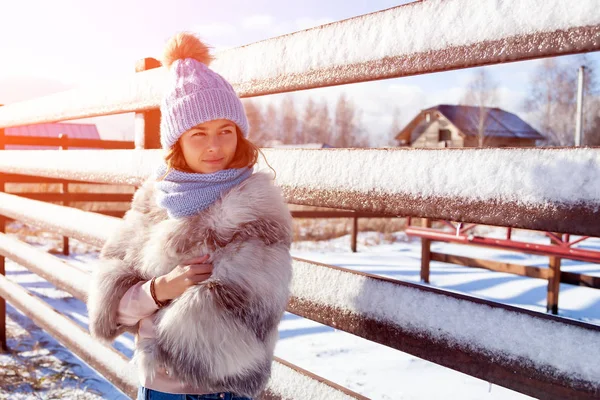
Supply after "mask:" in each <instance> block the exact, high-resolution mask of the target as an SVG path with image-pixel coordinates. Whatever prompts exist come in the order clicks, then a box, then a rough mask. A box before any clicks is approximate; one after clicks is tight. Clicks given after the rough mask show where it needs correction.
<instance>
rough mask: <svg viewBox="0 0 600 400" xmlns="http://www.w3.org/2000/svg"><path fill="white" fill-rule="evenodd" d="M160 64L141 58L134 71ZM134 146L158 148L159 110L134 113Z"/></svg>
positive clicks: (150, 59)
mask: <svg viewBox="0 0 600 400" xmlns="http://www.w3.org/2000/svg"><path fill="white" fill-rule="evenodd" d="M161 65H162V64H161V63H160V61H158V60H156V59H154V58H143V59H141V60H138V61H137V63H136V64H135V72H143V71H147V70H149V69H154V68H159V67H160V66H161ZM134 141H135V148H136V149H160V148H161V145H160V110H158V109H156V110H148V111H142V112H136V113H135V136H134Z"/></svg>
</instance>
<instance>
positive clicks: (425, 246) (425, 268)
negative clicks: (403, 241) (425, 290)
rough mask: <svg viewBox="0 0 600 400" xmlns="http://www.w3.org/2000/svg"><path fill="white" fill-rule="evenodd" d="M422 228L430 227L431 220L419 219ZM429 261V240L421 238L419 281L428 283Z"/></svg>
mask: <svg viewBox="0 0 600 400" xmlns="http://www.w3.org/2000/svg"><path fill="white" fill-rule="evenodd" d="M421 226H422V227H423V228H431V220H430V219H428V218H423V219H421ZM430 263H431V240H430V239H425V238H421V282H424V283H429V264H430Z"/></svg>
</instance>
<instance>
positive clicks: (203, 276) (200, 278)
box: [190, 274, 210, 284]
mask: <svg viewBox="0 0 600 400" xmlns="http://www.w3.org/2000/svg"><path fill="white" fill-rule="evenodd" d="M209 278H210V274H198V275H194V276H192V277H191V278H190V280H191V281H192V282H194V284H198V283H202V282H204V281H205V280H207V279H209Z"/></svg>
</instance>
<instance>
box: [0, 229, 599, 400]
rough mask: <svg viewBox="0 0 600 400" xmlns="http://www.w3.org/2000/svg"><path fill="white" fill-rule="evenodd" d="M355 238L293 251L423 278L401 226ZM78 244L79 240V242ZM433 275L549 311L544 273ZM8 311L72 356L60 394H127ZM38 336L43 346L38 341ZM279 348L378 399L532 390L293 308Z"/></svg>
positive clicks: (591, 294) (126, 347) (83, 264)
mask: <svg viewBox="0 0 600 400" xmlns="http://www.w3.org/2000/svg"><path fill="white" fill-rule="evenodd" d="M498 234H501V233H498ZM520 237H524V238H526V239H528V240H534V241H538V242H544V241H545V242H546V243H547V239H544V238H542V237H540V236H539V235H537V234H531V233H527V232H518V233H517V236H516V238H520ZM349 240H350V239H349V236H345V237H342V238H338V239H334V240H329V241H325V242H299V243H294V245H293V251H292V252H293V255H294V256H296V257H300V258H304V259H308V260H312V261H317V262H323V263H328V264H333V265H338V266H342V267H346V268H350V269H355V270H359V271H363V272H368V273H372V274H376V275H383V276H388V277H391V278H395V279H400V280H406V281H412V282H418V281H419V268H420V242H419V240H410V239H408V238H407V237H406V236H405V235H404V234H403V233H397V234H395V235H394V242H392V243H389V242H385V241H384V240H383V235H380V234H377V233H373V232H367V233H361V234H360V235H359V247H358V250H359V252H358V253H351V252H350V250H349V249H350V245H349ZM75 246H77V243H76V242H75ZM581 246H585V247H588V248H596V249H600V239H594V240H590V241H586V242H583V243H582V244H581ZM75 248H81V247H75ZM432 250H433V251H439V252H448V253H452V254H458V255H468V256H470V257H475V258H487V259H494V260H502V261H506V262H512V263H518V264H524V265H535V266H540V267H545V266H547V259H546V258H544V257H540V256H530V255H523V254H518V253H512V252H503V251H500V250H490V249H484V248H477V247H466V246H460V245H451V244H444V243H434V244H433V245H432ZM95 256H96V253H94V252H91V253H78V254H75V255H73V256H71V257H70V258H69V261H70V262H71V263H73V264H74V265H76V266H78V267H80V268H83V269H86V270H89V268H90V267H89V264H88V263H87V261H89V260H90V258H94V257H95ZM563 265H564V267H563V270H565V271H571V272H585V273H586V274H590V275H595V276H600V265H594V264H588V263H579V262H571V261H566V260H563ZM7 276H8V277H9V278H10V279H11V280H13V281H15V282H18V283H20V284H22V285H23V286H25V287H26V288H27V289H29V290H31V291H32V292H33V293H35V294H36V295H37V296H39V297H40V298H43V299H44V300H45V301H47V302H48V303H49V304H50V305H51V306H53V307H55V308H56V309H59V310H61V312H63V313H64V314H65V315H67V316H68V317H69V318H71V319H73V320H74V321H75V322H77V323H78V324H80V325H81V326H83V327H86V326H87V322H88V321H87V312H86V308H85V305H84V304H83V303H81V302H80V301H78V300H76V299H74V298H72V297H71V296H70V295H69V294H67V293H65V292H62V291H60V290H57V289H56V288H54V287H53V286H52V285H51V284H49V283H48V282H46V281H44V280H42V279H41V278H39V277H38V276H37V275H34V274H31V273H29V272H28V271H27V270H26V269H24V268H22V267H20V266H18V265H16V264H15V263H12V262H10V261H9V262H7ZM431 283H432V285H434V286H437V287H441V288H444V289H448V290H453V291H458V292H464V293H469V294H472V295H475V296H479V297H482V298H486V299H491V300H495V301H501V302H505V303H508V304H512V305H516V306H520V307H525V308H529V309H533V310H538V311H544V310H545V301H546V286H547V282H546V281H545V280H540V279H533V278H527V277H520V276H515V275H510V274H504V273H499V272H492V271H486V270H482V269H475V268H466V267H461V266H455V265H450V264H443V263H437V262H433V263H432V267H431ZM559 306H560V314H561V315H563V316H567V317H571V318H577V319H581V320H585V321H588V322H592V323H595V324H600V290H594V289H588V288H583V287H575V286H571V285H561V294H560V300H559ZM8 314H9V316H10V318H11V320H13V322H11V324H17V325H20V326H22V327H24V329H26V330H28V331H29V332H31V339H28V340H29V342H30V347H31V348H32V350H31V351H32V352H33V353H34V354H37V353H36V352H38V353H40V352H51V353H52V354H57V355H60V358H61V360H68V365H70V366H71V367H70V368H71V370H73V371H75V373H76V374H77V375H78V376H79V377H80V378H81V379H80V380H78V381H77V380H68V379H67V380H66V381H65V382H63V383H61V385H62V387H63V389H66V390H68V393H69V394H68V395H66V394H64V395H62V397H61V398H82V399H88V398H89V399H95V398H97V396H96V395H95V394H94V393H100V394H101V397H102V398H107V399H125V398H126V397H125V396H124V395H122V394H120V392H118V391H117V390H116V389H114V388H113V387H112V386H111V385H110V384H108V383H107V382H106V381H103V380H102V378H101V377H99V376H98V375H97V374H96V373H94V372H93V371H92V370H90V369H89V368H88V367H87V366H85V364H84V363H82V362H81V361H79V360H78V359H76V358H75V357H73V356H72V355H71V353H70V352H68V351H67V350H65V349H64V348H62V346H61V345H59V344H58V343H56V341H54V339H52V338H51V337H50V336H49V335H47V334H46V333H44V332H43V331H40V330H39V329H35V328H34V327H32V323H31V321H29V320H28V319H27V318H26V317H24V316H23V315H22V314H20V313H19V312H18V311H16V310H15V309H14V308H12V307H10V306H9V307H8ZM26 342H27V341H26ZM35 342H39V343H44V345H43V346H41V347H40V346H37V347H36V346H34V344H35ZM13 343H14V342H13ZM115 347H116V348H117V349H118V350H120V351H122V352H123V353H124V354H126V355H128V356H131V355H132V350H133V337H132V336H131V335H128V334H126V335H123V336H121V337H120V338H119V339H118V340H117V341H116V342H115ZM40 354H41V353H40ZM276 355H277V356H278V357H281V358H283V359H286V360H288V361H290V362H292V363H294V364H296V365H298V366H300V367H302V368H305V369H307V370H309V371H311V372H314V373H316V374H318V375H321V376H323V377H325V378H327V379H329V380H332V381H334V382H336V383H338V384H341V385H343V386H346V387H348V388H350V389H352V390H354V391H356V392H359V393H361V394H363V395H365V396H368V397H370V398H373V399H447V398H460V399H522V398H527V397H526V396H524V395H521V394H518V393H515V392H512V391H510V390H507V389H504V388H502V387H499V386H496V385H490V384H489V383H488V382H484V381H481V380H479V379H475V378H472V377H469V376H467V375H464V374H461V373H458V372H455V371H452V370H449V369H447V368H443V367H440V366H437V365H435V364H432V363H429V362H427V361H423V360H421V359H418V358H416V357H413V356H410V355H408V354H405V353H402V352H399V351H397V350H393V349H390V348H387V347H385V346H382V345H378V344H375V343H372V342H369V341H367V340H364V339H361V338H358V337H355V336H353V335H350V334H347V333H345V332H342V331H336V330H335V329H333V328H330V327H327V326H324V325H321V324H318V323H316V322H313V321H310V320H307V319H304V318H301V317H298V316H295V315H293V314H289V313H288V314H286V315H285V316H284V319H283V320H282V322H281V324H280V341H279V343H278V345H277V349H276ZM8 362H9V361H8V360H6V356H5V357H4V358H0V364H2V365H5V364H6V363H8ZM82 385H83V386H85V387H87V388H88V389H87V390H88V393H87V394H85V395H83V394H81V393H82V391H81V387H82ZM3 390H4V391H6V389H5V388H1V389H0V398H11V399H12V398H40V397H41V398H51V397H49V393H45V394H44V393H41V394H39V396H38V397H27V396H28V395H27V393H26V392H25V391H23V390H21V393H20V394H19V396H20V397H17V396H16V395H15V394H11V395H10V396H9V397H2V396H6V395H8V394H6V393H4V392H3ZM31 396H33V394H32V395H31ZM82 396H89V397H82ZM94 396H96V397H94Z"/></svg>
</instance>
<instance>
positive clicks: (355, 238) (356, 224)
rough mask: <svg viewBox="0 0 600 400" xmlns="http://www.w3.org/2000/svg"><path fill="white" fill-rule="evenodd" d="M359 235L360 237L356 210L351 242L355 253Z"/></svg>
mask: <svg viewBox="0 0 600 400" xmlns="http://www.w3.org/2000/svg"><path fill="white" fill-rule="evenodd" d="M357 237H358V216H357V214H356V211H355V212H354V217H353V218H352V242H351V243H350V246H351V247H352V252H353V253H356V242H357Z"/></svg>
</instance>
